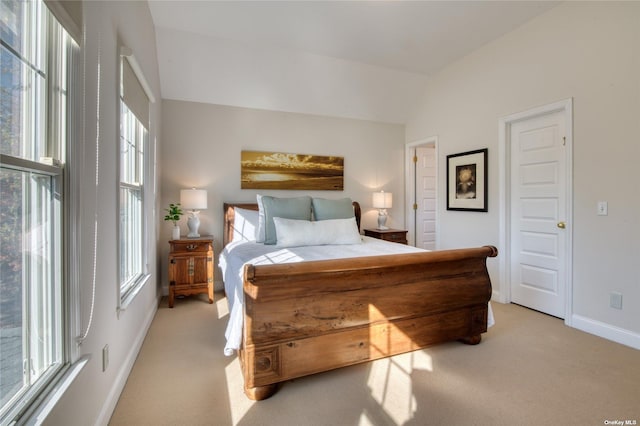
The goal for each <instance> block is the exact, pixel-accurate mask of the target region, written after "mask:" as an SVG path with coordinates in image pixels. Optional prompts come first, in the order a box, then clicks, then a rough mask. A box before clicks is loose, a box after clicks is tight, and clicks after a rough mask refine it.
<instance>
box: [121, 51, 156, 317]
mask: <svg viewBox="0 0 640 426" xmlns="http://www.w3.org/2000/svg"><path fill="white" fill-rule="evenodd" d="M121 58H122V59H121V62H120V64H121V68H120V69H121V73H120V76H121V78H120V82H121V84H120V200H119V203H120V224H119V227H120V230H119V232H120V235H119V240H120V303H121V306H122V305H124V304H126V303H128V301H129V300H131V299H132V298H133V296H134V295H135V294H136V292H137V290H138V289H139V288H140V287H141V286H142V284H144V282H145V281H146V278H147V277H148V271H147V270H146V251H147V250H146V243H145V235H146V232H145V226H146V223H145V220H144V218H145V212H144V193H145V191H144V190H145V186H144V182H145V173H146V167H145V165H146V160H145V151H146V149H145V148H146V146H147V140H148V133H149V132H148V130H147V128H148V126H149V99H148V98H147V96H146V94H145V92H144V89H143V88H142V86H141V84H140V82H139V80H138V78H137V76H136V73H135V71H134V69H133V68H132V66H131V62H130V61H132V60H131V59H129V58H131V56H129V57H126V56H121ZM133 63H134V64H135V62H133Z"/></svg>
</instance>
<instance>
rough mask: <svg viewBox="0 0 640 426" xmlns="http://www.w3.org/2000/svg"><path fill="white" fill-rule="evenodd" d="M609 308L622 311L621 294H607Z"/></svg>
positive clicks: (615, 292)
mask: <svg viewBox="0 0 640 426" xmlns="http://www.w3.org/2000/svg"><path fill="white" fill-rule="evenodd" d="M609 306H611V307H612V308H614V309H622V293H618V292H617V291H612V292H611V293H609Z"/></svg>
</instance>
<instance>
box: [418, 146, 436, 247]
mask: <svg viewBox="0 0 640 426" xmlns="http://www.w3.org/2000/svg"><path fill="white" fill-rule="evenodd" d="M415 158H416V162H415V166H416V182H415V183H416V224H415V230H416V247H420V248H423V249H426V250H435V249H436V148H435V146H433V145H430V146H418V147H416V152H415Z"/></svg>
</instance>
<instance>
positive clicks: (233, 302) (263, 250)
mask: <svg viewBox="0 0 640 426" xmlns="http://www.w3.org/2000/svg"><path fill="white" fill-rule="evenodd" d="M420 251H424V250H422V249H419V248H416V247H412V246H406V245H402V244H397V243H391V242H388V241H383V240H379V239H375V238H370V237H362V244H352V245H325V246H304V247H290V248H280V247H276V246H274V245H265V244H262V243H256V242H247V241H234V242H231V243H229V244H227V246H226V247H225V248H224V250H223V251H222V253H221V254H220V260H219V265H220V268H221V269H222V279H223V281H224V289H225V292H226V295H227V302H228V304H229V322H228V324H227V329H226V331H225V337H226V339H227V343H226V345H225V347H224V353H225V355H227V356H230V355H233V353H234V351H236V350H237V349H239V348H240V346H241V344H242V327H243V324H242V322H243V303H244V293H243V291H242V282H243V277H242V275H243V271H244V265H245V264H253V265H268V264H275V263H293V262H302V261H306V260H325V259H339V258H349V257H363V256H379V255H388V254H399V253H415V252H420ZM493 322H494V321H493V313H492V311H491V305H489V318H488V321H487V323H488V324H487V325H488V326H489V327H490V326H491V325H493Z"/></svg>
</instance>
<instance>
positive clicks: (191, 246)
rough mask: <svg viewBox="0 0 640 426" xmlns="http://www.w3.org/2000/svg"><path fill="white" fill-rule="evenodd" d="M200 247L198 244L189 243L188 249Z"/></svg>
mask: <svg viewBox="0 0 640 426" xmlns="http://www.w3.org/2000/svg"><path fill="white" fill-rule="evenodd" d="M197 248H198V245H197V244H189V245H187V250H195V249H197Z"/></svg>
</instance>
